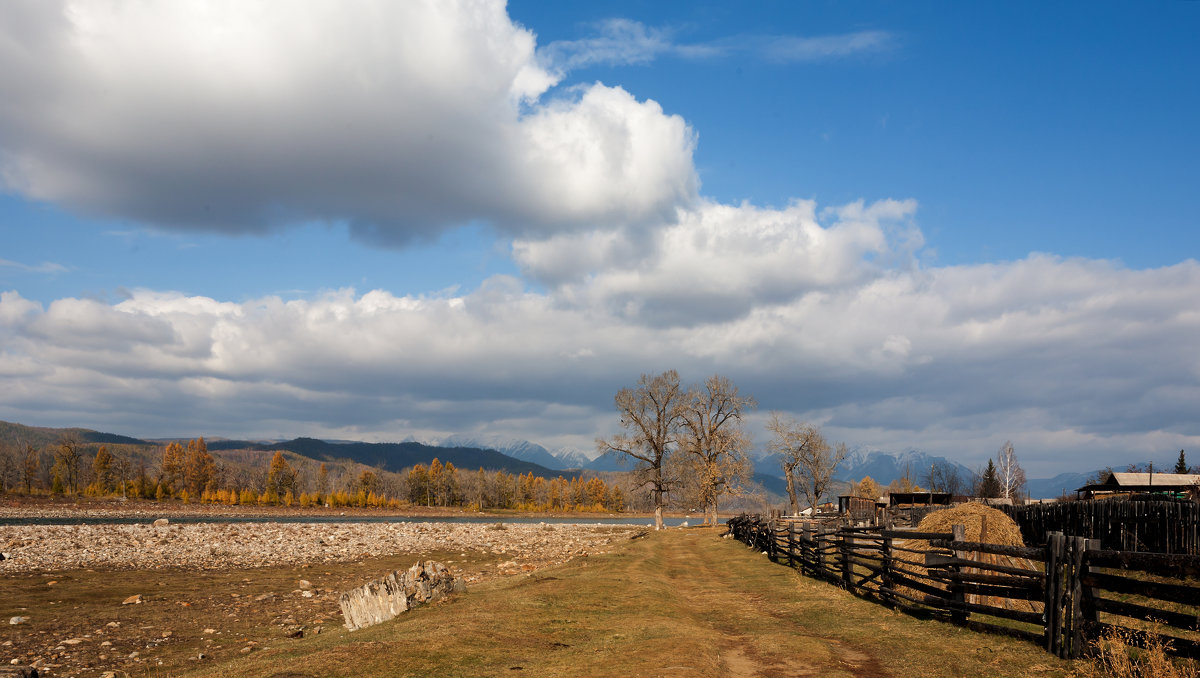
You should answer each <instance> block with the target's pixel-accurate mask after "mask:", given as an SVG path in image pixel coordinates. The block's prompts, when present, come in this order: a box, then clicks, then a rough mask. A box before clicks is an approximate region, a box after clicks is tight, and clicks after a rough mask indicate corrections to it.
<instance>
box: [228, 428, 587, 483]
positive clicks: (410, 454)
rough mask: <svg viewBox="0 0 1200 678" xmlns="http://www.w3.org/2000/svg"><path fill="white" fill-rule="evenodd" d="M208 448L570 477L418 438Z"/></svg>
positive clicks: (392, 467)
mask: <svg viewBox="0 0 1200 678" xmlns="http://www.w3.org/2000/svg"><path fill="white" fill-rule="evenodd" d="M208 447H209V449H210V450H233V449H251V450H263V451H272V450H286V451H288V452H295V453H296V454H301V455H304V456H305V457H308V458H310V459H316V460H317V461H339V460H345V459H349V460H351V461H356V462H358V463H360V464H366V465H367V466H375V467H377V468H382V469H384V470H385V471H400V470H403V469H405V468H408V467H409V466H413V465H415V464H428V463H429V462H431V461H432V460H433V459H434V458H437V459H438V460H439V461H441V462H442V463H443V464H444V463H447V462H449V463H452V464H454V465H455V466H456V467H458V468H459V469H460V470H463V471H473V470H475V469H480V468H483V469H487V470H489V471H496V470H504V471H507V472H509V473H513V474H522V473H533V474H534V475H535V476H542V477H544V478H553V477H555V476H559V475H562V476H566V477H571V476H573V475H576V474H573V473H570V472H566V471H560V470H558V469H550V468H547V467H545V466H542V465H540V464H535V463H533V462H529V461H524V460H521V459H516V458H513V457H510V456H508V455H506V454H501V453H500V452H497V451H496V450H485V449H480V448H477V447H435V446H432V445H426V444H424V443H418V442H403V443H355V442H350V443H331V442H328V441H324V440H317V439H315V438H296V439H294V440H287V441H283V442H278V443H253V442H249V441H245V440H222V441H216V442H214V443H212V444H209V446H208Z"/></svg>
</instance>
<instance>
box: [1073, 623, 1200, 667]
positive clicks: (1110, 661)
mask: <svg viewBox="0 0 1200 678" xmlns="http://www.w3.org/2000/svg"><path fill="white" fill-rule="evenodd" d="M1136 634H1137V632H1136V631H1133V630H1130V629H1110V630H1109V632H1108V633H1107V634H1105V636H1104V637H1103V638H1101V639H1100V641H1099V642H1098V643H1097V644H1096V656H1095V657H1093V658H1092V659H1090V660H1088V661H1085V662H1081V663H1080V664H1079V665H1078V667H1077V668H1076V670H1075V674H1074V675H1075V676H1078V677H1079V678H1200V669H1197V667H1196V664H1195V663H1194V662H1191V661H1188V660H1186V659H1184V660H1173V659H1171V658H1170V657H1169V656H1168V655H1167V653H1166V648H1165V647H1164V646H1163V644H1162V641H1161V640H1159V639H1158V637H1157V636H1154V635H1153V634H1149V635H1146V636H1145V638H1143V639H1142V642H1141V643H1140V644H1141V645H1144V647H1137V645H1138V643H1135V642H1134V641H1135V639H1134V636H1135V635H1136Z"/></svg>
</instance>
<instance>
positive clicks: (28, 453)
mask: <svg viewBox="0 0 1200 678" xmlns="http://www.w3.org/2000/svg"><path fill="white" fill-rule="evenodd" d="M40 470H41V455H40V454H38V451H37V449H36V448H34V446H33V445H30V444H29V443H25V459H24V460H23V461H22V462H21V481H22V482H24V483H25V494H31V493H32V492H33V481H34V480H36V479H37V476H38V471H40Z"/></svg>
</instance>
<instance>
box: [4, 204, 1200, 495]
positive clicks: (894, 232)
mask: <svg viewBox="0 0 1200 678" xmlns="http://www.w3.org/2000/svg"><path fill="white" fill-rule="evenodd" d="M912 210H913V206H912V205H911V204H909V203H902V202H893V201H882V202H879V203H874V204H870V205H865V204H859V203H855V204H851V205H848V206H845V207H842V208H838V209H836V210H830V211H826V212H824V214H825V216H824V217H820V218H818V215H819V214H821V213H820V212H819V211H818V210H817V209H816V207H815V206H813V205H811V204H808V203H797V204H795V205H792V206H790V207H788V208H786V209H782V210H769V209H761V208H755V207H751V206H743V207H740V208H730V207H723V206H708V207H707V208H702V209H699V210H697V211H696V212H694V213H688V214H684V215H682V216H681V218H680V219H679V220H678V222H677V223H676V224H675V225H672V226H669V227H667V228H666V229H664V232H663V233H660V234H658V235H657V236H656V237H657V242H658V245H657V248H656V249H655V250H654V251H655V252H657V254H658V255H657V256H650V257H643V258H641V259H638V260H636V262H634V263H629V264H628V265H617V264H614V263H611V262H609V263H603V264H597V265H595V266H591V267H586V266H585V269H586V270H587V271H588V273H587V274H586V275H584V276H582V277H579V278H572V279H570V280H567V281H564V282H561V283H560V284H556V285H550V286H548V287H547V288H546V289H545V291H541V292H539V291H534V290H532V289H531V288H529V287H528V286H526V284H525V283H523V282H522V281H521V280H518V279H516V278H510V277H503V276H502V277H496V278H493V279H491V280H488V281H487V282H486V283H485V284H483V285H482V286H480V287H479V288H478V289H476V290H473V291H471V292H469V293H466V294H457V295H432V296H396V295H393V294H391V293H389V292H387V291H384V290H374V291H370V292H366V293H361V294H360V293H358V292H355V291H353V290H349V289H346V290H338V291H331V292H328V293H325V294H323V295H319V296H316V297H312V298H308V299H299V300H293V301H283V300H281V299H278V298H275V297H266V298H262V299H256V300H252V301H246V302H241V303H231V302H222V301H217V300H213V299H206V298H199V297H186V296H183V295H179V294H176V293H169V292H154V291H147V290H143V291H137V292H134V293H133V295H132V296H131V297H130V298H129V299H127V300H124V301H122V302H120V303H115V304H104V303H100V302H96V301H87V300H77V299H62V300H58V301H56V302H54V303H52V304H50V305H49V306H47V307H43V306H41V305H40V304H37V303H35V302H31V301H29V300H27V299H24V298H22V297H21V296H20V295H19V294H17V293H14V292H9V293H5V294H4V295H3V296H2V297H0V346H3V350H2V351H0V418H9V419H16V420H19V421H30V422H35V423H36V422H40V421H45V418H46V417H60V418H63V419H66V420H69V421H71V422H72V423H79V424H83V425H95V426H102V427H104V428H108V429H112V428H117V429H120V430H121V431H122V432H129V433H135V434H137V433H140V434H144V435H150V434H166V433H178V432H180V429H181V428H183V429H187V430H188V432H192V433H200V432H208V433H218V434H238V433H242V434H253V435H274V434H285V435H286V434H295V433H308V434H313V435H332V436H347V437H350V436H358V437H378V438H389V437H390V438H391V439H396V438H399V437H403V436H404V435H408V434H411V433H415V434H418V435H437V434H445V433H451V432H455V431H461V430H469V429H477V428H480V427H484V426H485V427H486V428H487V430H489V431H491V432H494V433H498V434H506V435H516V436H521V437H527V438H531V439H534V440H539V441H542V442H548V441H554V442H557V443H560V444H564V443H568V442H574V443H575V444H576V445H578V446H580V447H585V448H586V447H587V446H588V444H589V441H590V440H591V438H592V437H593V436H594V435H597V434H604V433H607V432H608V429H610V428H611V427H612V426H614V425H615V420H614V416H613V414H612V413H611V412H610V407H611V398H612V394H613V393H614V392H615V391H616V389H617V388H619V387H621V386H626V385H629V384H631V383H632V382H633V381H634V380H635V379H636V377H637V375H638V374H640V373H643V372H653V371H659V370H663V369H668V368H676V369H679V370H680V371H681V373H682V374H683V375H684V376H685V378H686V379H689V380H699V379H701V378H703V377H704V376H706V375H708V374H711V373H713V372H720V373H723V374H727V375H729V376H731V377H732V378H733V379H734V380H735V381H736V382H737V383H738V384H739V386H741V387H742V389H743V390H744V391H746V392H749V393H751V394H753V395H755V396H756V397H757V398H758V399H759V401H760V403H761V404H762V407H763V409H764V410H767V409H782V410H787V411H792V412H796V413H799V414H801V415H802V416H806V417H810V418H813V419H815V420H817V421H820V422H822V423H824V424H825V426H826V427H827V429H828V430H829V431H830V432H832V433H833V434H834V435H836V436H838V437H840V438H844V439H846V440H847V441H849V442H851V443H852V444H853V443H862V444H868V445H874V446H878V447H883V448H885V449H900V448H905V447H909V446H917V447H921V448H923V449H927V450H930V451H933V452H938V453H942V454H947V455H949V456H952V457H954V458H957V459H960V460H962V461H964V462H966V463H974V462H975V461H979V460H982V459H983V458H984V457H985V456H986V455H989V454H992V453H994V452H995V448H997V447H998V446H999V444H1000V443H1001V442H1003V441H1004V440H1005V439H1012V440H1014V441H1015V442H1017V443H1018V444H1019V445H1020V446H1021V451H1022V453H1023V454H1022V458H1023V461H1024V462H1025V463H1026V466H1027V468H1029V469H1030V470H1031V471H1032V472H1035V473H1037V472H1046V473H1049V472H1057V471H1060V470H1066V469H1067V468H1076V469H1079V468H1082V466H1086V467H1087V468H1092V467H1096V466H1100V465H1103V464H1105V463H1117V464H1120V463H1125V462H1128V461H1131V460H1134V459H1142V458H1146V457H1147V456H1151V457H1153V456H1155V455H1158V456H1162V454H1163V451H1164V450H1165V451H1167V452H1170V451H1173V450H1178V449H1180V448H1181V447H1184V448H1188V447H1193V448H1194V447H1195V445H1196V443H1198V442H1200V427H1198V425H1197V422H1196V419H1195V416H1194V413H1195V412H1196V410H1197V408H1198V407H1200V357H1197V354H1196V352H1195V351H1194V338H1195V337H1196V336H1197V333H1198V331H1200V312H1198V311H1197V310H1196V307H1195V303H1194V300H1195V299H1196V298H1200V264H1197V263H1196V262H1195V261H1186V262H1183V263H1180V264H1177V265H1174V266H1169V267H1164V268H1158V269H1151V270H1130V269H1127V268H1124V267H1122V266H1120V265H1119V264H1117V263H1114V262H1108V261H1095V260H1081V259H1062V258H1058V257H1053V256H1049V255H1032V256H1030V257H1028V258H1026V259H1023V260H1019V261H1014V262H1005V263H996V264H987V265H975V266H956V267H928V266H920V265H917V264H915V263H914V262H913V258H914V253H913V243H917V242H919V241H920V233H919V231H917V230H916V229H915V227H914V226H912V224H911V223H910V221H911V214H912ZM821 219H823V220H824V221H825V222H826V223H825V224H824V225H822V224H821V223H819V222H820V220H821ZM597 237H599V236H597ZM548 246H549V245H548ZM554 246H555V247H559V246H561V247H563V248H565V249H562V250H561V251H563V252H570V251H572V250H571V248H568V247H566V245H565V244H564V243H562V242H557V243H556V244H555V245H554ZM529 252H533V250H529ZM601 258H603V257H601ZM830 262H836V264H835V263H830ZM526 263H527V265H529V266H535V265H536V264H532V263H529V261H526ZM627 276H632V277H633V278H634V279H635V282H631V283H629V284H628V285H626V282H627V281H626V277H627ZM637 289H641V290H643V294H642V295H640V296H638V295H635V293H634V291H635V290H637ZM710 298H711V299H716V300H717V301H718V302H719V305H721V304H723V305H724V306H726V307H728V308H730V309H735V312H734V311H731V312H721V313H712V312H709V311H708V310H706V308H705V304H704V303H703V302H704V301H705V300H706V299H710ZM622 299H632V300H635V301H636V302H637V303H640V304H641V306H640V307H639V308H638V310H636V311H631V310H630V308H629V306H628V305H627V304H621V303H616V301H619V300H622ZM615 300H616V301H615ZM674 303H678V304H679V305H681V306H682V307H683V308H684V309H691V310H686V311H678V310H672V309H671V308H669V307H670V306H671V305H672V304H674ZM656 305H657V307H658V308H660V309H662V310H660V311H658V312H661V313H664V314H671V313H675V314H676V318H675V320H674V321H671V322H658V321H656V320H655V318H654V317H653V315H654V311H652V309H653V308H655V307H656ZM1071 455H1073V457H1072V456H1071ZM1081 465H1082V466H1081Z"/></svg>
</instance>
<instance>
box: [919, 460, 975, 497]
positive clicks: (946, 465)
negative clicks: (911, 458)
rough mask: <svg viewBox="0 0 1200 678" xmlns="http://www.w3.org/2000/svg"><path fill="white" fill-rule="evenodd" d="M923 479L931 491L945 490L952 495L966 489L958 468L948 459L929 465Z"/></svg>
mask: <svg viewBox="0 0 1200 678" xmlns="http://www.w3.org/2000/svg"><path fill="white" fill-rule="evenodd" d="M924 480H925V484H926V485H927V486H928V487H929V490H930V491H931V492H945V493H947V494H950V495H952V496H953V495H957V494H962V493H963V492H964V491H965V490H966V489H967V486H966V483H965V481H964V480H963V477H962V475H961V474H959V472H958V468H957V467H955V466H954V464H951V463H950V462H948V461H939V462H934V463H933V464H932V465H930V467H929V472H928V473H927V474H926V475H925V479H924Z"/></svg>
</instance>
